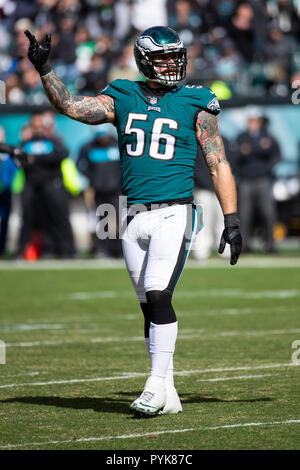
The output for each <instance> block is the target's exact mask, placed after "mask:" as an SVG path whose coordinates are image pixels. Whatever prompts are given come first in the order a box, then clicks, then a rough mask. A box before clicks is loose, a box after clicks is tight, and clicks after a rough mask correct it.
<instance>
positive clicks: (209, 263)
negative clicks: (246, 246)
mask: <svg viewBox="0 0 300 470" xmlns="http://www.w3.org/2000/svg"><path fill="white" fill-rule="evenodd" d="M299 267H300V258H299V257H297V256H294V257H288V256H286V257H283V256H282V257H281V256H270V255H269V256H241V257H240V259H239V261H238V264H237V265H236V266H234V267H232V266H230V264H229V260H228V259H223V258H212V259H208V260H206V261H204V262H199V261H195V260H192V259H189V260H188V261H187V264H186V267H185V269H205V270H207V269H216V268H218V269H234V270H236V269H240V268H272V269H276V268H278V269H280V268H299ZM62 269H72V270H73V269H97V270H99V269H125V263H124V260H123V259H120V260H114V259H111V260H93V259H91V260H84V259H83V260H38V261H36V262H34V263H28V262H27V261H20V260H18V261H0V270H11V271H18V270H31V271H40V270H41V271H43V270H62Z"/></svg>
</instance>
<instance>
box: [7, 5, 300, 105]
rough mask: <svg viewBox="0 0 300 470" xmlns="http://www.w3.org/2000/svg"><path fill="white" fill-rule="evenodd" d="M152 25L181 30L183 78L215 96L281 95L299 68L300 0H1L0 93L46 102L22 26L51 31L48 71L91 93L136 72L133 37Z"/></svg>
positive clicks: (27, 101)
mask: <svg viewBox="0 0 300 470" xmlns="http://www.w3.org/2000/svg"><path fill="white" fill-rule="evenodd" d="M153 25H169V26H171V27H173V28H174V29H176V30H177V31H178V32H179V34H180V36H181V38H182V40H183V41H184V43H185V45H186V46H187V50H188V67H187V79H186V80H187V81H199V80H200V81H201V83H202V84H203V85H208V86H211V87H214V89H215V90H218V93H217V94H218V95H219V98H221V99H222V98H223V99H226V98H230V97H231V96H248V97H249V96H265V95H266V94H269V95H271V96H275V97H284V96H288V94H289V93H290V88H291V84H292V83H293V82H294V81H295V80H296V79H299V78H300V0H246V1H245V0H244V1H243V0H242V1H239V0H174V1H173V0H172V1H171V0H0V37H1V41H0V80H4V81H5V82H6V89H7V101H6V102H7V103H10V104H46V103H47V98H46V96H45V93H44V92H43V90H42V88H41V83H40V79H39V76H38V74H37V72H36V71H35V69H34V68H33V67H32V65H31V64H30V62H29V61H28V60H27V59H26V55H27V48H28V39H27V38H26V36H25V35H24V30H26V29H29V30H30V31H31V32H32V33H34V34H35V35H36V37H37V38H38V39H39V40H41V39H43V37H44V36H45V34H46V33H51V34H52V60H53V64H54V69H55V71H56V72H57V73H58V74H59V76H60V77H61V78H62V80H63V81H64V82H65V83H66V84H67V86H68V88H69V90H70V92H71V93H79V94H83V93H84V94H89V95H95V94H97V93H98V92H99V91H100V90H101V89H103V88H104V87H105V86H106V84H107V83H108V82H109V81H111V80H114V79H116V78H128V79H131V80H135V79H139V74H138V71H137V69H136V66H135V63H134V58H133V55H132V52H133V42H134V39H135V38H136V36H137V34H138V33H139V32H141V31H143V30H144V29H146V28H147V27H150V26H153Z"/></svg>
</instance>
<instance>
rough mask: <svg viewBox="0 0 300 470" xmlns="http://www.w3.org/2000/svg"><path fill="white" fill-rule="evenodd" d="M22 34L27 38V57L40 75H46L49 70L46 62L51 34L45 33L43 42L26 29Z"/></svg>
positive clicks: (49, 67)
mask: <svg viewBox="0 0 300 470" xmlns="http://www.w3.org/2000/svg"><path fill="white" fill-rule="evenodd" d="M24 34H25V35H26V36H27V37H28V39H29V43H30V44H29V49H28V59H29V60H30V62H32V63H33V65H34V66H35V68H36V70H37V71H38V72H39V74H40V75H46V74H47V73H48V72H50V70H51V66H50V64H49V62H48V59H49V55H50V50H51V35H50V34H47V35H46V39H45V41H44V42H38V41H37V40H36V38H35V36H34V35H33V34H31V32H30V31H28V29H26V31H24Z"/></svg>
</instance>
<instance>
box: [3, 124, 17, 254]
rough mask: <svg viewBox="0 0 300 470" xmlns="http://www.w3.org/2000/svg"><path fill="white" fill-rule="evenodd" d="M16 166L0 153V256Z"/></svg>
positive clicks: (9, 209)
mask: <svg viewBox="0 0 300 470" xmlns="http://www.w3.org/2000/svg"><path fill="white" fill-rule="evenodd" d="M0 142H1V143H4V142H5V133H4V129H3V127H0ZM16 170H17V167H16V165H15V163H14V162H13V160H12V159H11V158H10V157H9V155H7V154H0V256H2V255H3V254H4V253H5V247H6V236H7V229H8V221H9V215H10V211H11V187H12V183H13V178H14V175H15V173H16Z"/></svg>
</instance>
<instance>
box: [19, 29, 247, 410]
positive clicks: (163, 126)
mask: <svg viewBox="0 0 300 470" xmlns="http://www.w3.org/2000/svg"><path fill="white" fill-rule="evenodd" d="M25 34H26V36H27V37H28V38H29V41H30V45H29V50H28V57H29V59H30V60H31V62H32V63H33V64H34V66H35V68H36V69H37V71H38V72H39V73H40V75H41V80H42V84H43V86H44V89H45V92H46V94H47V96H48V98H49V101H50V102H51V103H52V105H53V106H54V108H55V109H56V111H57V112H59V113H61V114H64V115H66V116H69V117H70V118H72V119H75V120H77V121H80V122H83V123H86V124H101V123H105V122H110V123H113V124H114V125H115V126H116V128H117V131H118V136H119V148H120V158H121V172H122V175H121V187H122V192H123V194H124V195H126V197H127V201H128V208H126V209H125V210H124V214H123V216H124V220H125V219H126V221H127V226H126V229H125V231H124V233H123V236H122V246H123V253H124V258H125V263H126V266H127V269H128V272H129V275H130V278H131V281H132V283H133V286H134V288H135V291H136V294H137V297H138V300H139V302H140V304H141V309H142V311H143V314H144V318H145V342H146V345H147V348H148V352H149V355H150V360H151V373H150V376H149V377H148V379H147V381H146V384H145V387H144V390H143V392H142V394H141V395H140V396H139V397H138V398H137V399H136V400H134V402H133V403H132V404H131V405H130V408H131V410H132V411H133V412H134V413H140V414H142V415H148V416H153V415H156V414H159V413H178V412H180V411H182V406H181V403H180V399H179V397H178V394H177V391H176V389H175V387H174V381H173V355H174V350H175V342H176V337H177V319H176V314H175V311H174V309H173V306H172V295H173V292H174V289H175V286H176V284H177V281H178V278H179V276H180V274H181V272H182V269H183V266H184V263H185V261H186V259H187V256H188V252H189V249H190V245H191V241H192V238H193V235H194V234H195V232H196V227H197V221H196V209H195V206H194V205H193V200H192V195H193V174H194V164H195V157H196V151H197V145H198V144H199V145H200V146H201V148H202V151H203V155H204V158H205V160H206V163H207V166H208V168H209V171H210V174H211V177H212V180H213V183H214V188H215V191H216V194H217V196H218V198H219V201H220V205H221V208H222V211H223V214H224V222H225V228H224V231H223V234H222V237H221V242H220V247H219V252H220V253H222V252H223V251H224V248H225V245H226V243H228V244H230V248H231V264H236V262H237V260H238V257H239V255H240V252H241V247H242V239H241V235H240V228H239V225H240V224H239V218H238V214H237V200H236V187H235V183H234V179H233V176H232V173H231V169H230V166H229V164H228V162H227V159H226V156H225V153H224V147H223V143H222V138H221V136H220V134H219V131H218V121H217V117H216V115H217V114H218V113H219V111H220V108H219V103H218V100H217V98H216V96H215V95H214V93H213V92H212V91H211V90H210V89H208V88H205V87H203V86H201V85H181V84H180V82H181V81H182V80H183V79H184V78H185V70H186V61H187V59H186V48H185V47H184V45H183V43H182V41H181V40H180V38H179V36H178V34H177V32H176V31H174V30H172V29H171V28H169V27H161V26H158V27H152V28H149V29H147V30H146V31H144V32H143V33H142V34H140V35H139V36H138V37H137V39H136V41H135V46H134V56H135V60H136V63H137V67H138V69H139V71H140V73H141V74H142V75H143V77H144V78H145V81H144V82H143V81H137V82H133V81H128V80H121V79H120V80H115V81H113V82H111V83H110V84H109V85H108V86H107V87H106V88H105V89H104V90H102V92H101V93H100V94H99V95H98V96H96V97H87V96H73V95H71V94H70V93H69V91H68V90H67V88H66V87H65V85H64V84H63V83H62V81H61V80H60V78H59V77H58V76H57V75H56V74H55V73H54V71H53V70H52V68H51V65H50V63H49V61H48V58H49V53H50V44H51V37H50V35H48V36H47V37H46V40H45V41H44V42H43V43H39V42H38V41H37V40H36V39H35V37H34V36H33V35H32V34H31V33H30V32H29V31H26V32H25ZM141 205H143V206H142V208H143V209H142V210H141V211H140V212H138V211H136V210H135V209H136V207H139V208H140V207H141Z"/></svg>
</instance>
